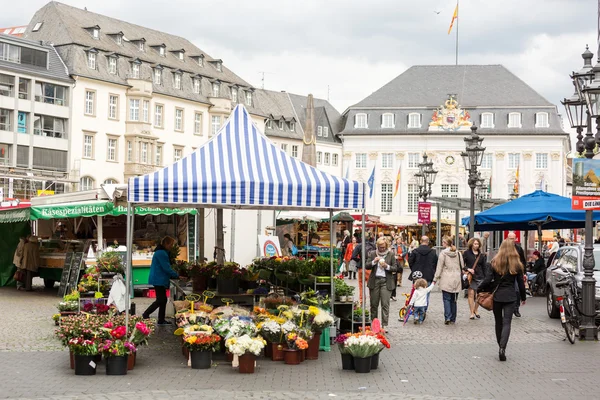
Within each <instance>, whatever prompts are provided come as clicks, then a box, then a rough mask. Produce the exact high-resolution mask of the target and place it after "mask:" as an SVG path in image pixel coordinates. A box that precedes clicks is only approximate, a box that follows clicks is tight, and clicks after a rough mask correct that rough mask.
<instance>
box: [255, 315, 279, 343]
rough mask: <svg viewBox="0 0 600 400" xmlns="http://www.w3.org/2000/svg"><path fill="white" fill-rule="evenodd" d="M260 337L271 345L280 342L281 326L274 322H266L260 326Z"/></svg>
mask: <svg viewBox="0 0 600 400" xmlns="http://www.w3.org/2000/svg"><path fill="white" fill-rule="evenodd" d="M260 335H261V336H262V337H263V338H265V339H266V340H267V342H271V343H280V342H281V341H282V330H281V325H280V324H279V323H278V322H277V321H274V320H267V321H265V322H263V323H262V324H261V325H260Z"/></svg>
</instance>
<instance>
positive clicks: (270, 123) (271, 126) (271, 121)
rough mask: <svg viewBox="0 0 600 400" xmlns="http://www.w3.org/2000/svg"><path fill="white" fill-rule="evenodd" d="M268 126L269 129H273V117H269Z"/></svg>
mask: <svg viewBox="0 0 600 400" xmlns="http://www.w3.org/2000/svg"><path fill="white" fill-rule="evenodd" d="M266 126H267V128H268V129H273V120H272V119H267V125H266Z"/></svg>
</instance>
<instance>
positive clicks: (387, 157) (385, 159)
mask: <svg viewBox="0 0 600 400" xmlns="http://www.w3.org/2000/svg"><path fill="white" fill-rule="evenodd" d="M393 167H394V153H382V154H381V168H393Z"/></svg>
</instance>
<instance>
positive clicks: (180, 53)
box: [177, 51, 183, 61]
mask: <svg viewBox="0 0 600 400" xmlns="http://www.w3.org/2000/svg"><path fill="white" fill-rule="evenodd" d="M177 54H178V57H179V59H180V60H181V61H183V51H180V52H179V53H177Z"/></svg>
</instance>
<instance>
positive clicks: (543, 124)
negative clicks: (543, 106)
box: [535, 112, 550, 128]
mask: <svg viewBox="0 0 600 400" xmlns="http://www.w3.org/2000/svg"><path fill="white" fill-rule="evenodd" d="M549 126H550V125H549V124H548V113H547V112H539V113H536V114H535V127H536V128H548V127H549Z"/></svg>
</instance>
